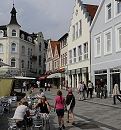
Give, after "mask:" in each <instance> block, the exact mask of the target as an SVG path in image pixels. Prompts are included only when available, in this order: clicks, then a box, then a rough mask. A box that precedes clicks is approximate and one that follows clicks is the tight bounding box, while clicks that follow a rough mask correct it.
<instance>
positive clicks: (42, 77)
mask: <svg viewBox="0 0 121 130" xmlns="http://www.w3.org/2000/svg"><path fill="white" fill-rule="evenodd" d="M47 76H48V75H43V76H41V77H39V78H38V79H39V80H44V79H46V77H47Z"/></svg>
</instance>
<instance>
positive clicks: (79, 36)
mask: <svg viewBox="0 0 121 130" xmlns="http://www.w3.org/2000/svg"><path fill="white" fill-rule="evenodd" d="M96 10H97V6H96V5H88V4H83V3H82V1H81V0H76V1H75V7H74V11H73V15H72V19H71V25H70V29H69V36H68V39H67V43H68V85H69V87H73V88H77V86H78V83H79V81H84V82H85V83H86V84H87V82H88V80H89V79H90V24H91V22H92V19H93V17H94V15H95V13H96Z"/></svg>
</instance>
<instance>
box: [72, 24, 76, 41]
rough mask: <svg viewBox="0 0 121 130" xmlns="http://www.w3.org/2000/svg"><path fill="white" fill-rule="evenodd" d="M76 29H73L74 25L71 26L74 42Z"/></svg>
mask: <svg viewBox="0 0 121 130" xmlns="http://www.w3.org/2000/svg"><path fill="white" fill-rule="evenodd" d="M75 30H76V28H75V25H73V26H72V41H74V40H75V33H76V31H75Z"/></svg>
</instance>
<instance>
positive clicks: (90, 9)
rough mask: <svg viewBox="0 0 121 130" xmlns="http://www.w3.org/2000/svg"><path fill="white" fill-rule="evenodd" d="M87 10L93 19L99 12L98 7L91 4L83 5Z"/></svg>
mask: <svg viewBox="0 0 121 130" xmlns="http://www.w3.org/2000/svg"><path fill="white" fill-rule="evenodd" d="M83 5H84V6H85V8H86V10H87V12H89V15H90V16H91V19H93V18H94V16H95V13H96V11H97V8H98V6H97V5H89V4H83Z"/></svg>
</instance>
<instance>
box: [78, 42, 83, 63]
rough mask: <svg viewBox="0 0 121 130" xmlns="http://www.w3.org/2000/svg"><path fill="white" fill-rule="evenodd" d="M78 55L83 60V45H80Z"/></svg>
mask: <svg viewBox="0 0 121 130" xmlns="http://www.w3.org/2000/svg"><path fill="white" fill-rule="evenodd" d="M78 57H79V61H82V45H80V46H79V47H78Z"/></svg>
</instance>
